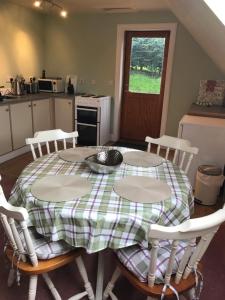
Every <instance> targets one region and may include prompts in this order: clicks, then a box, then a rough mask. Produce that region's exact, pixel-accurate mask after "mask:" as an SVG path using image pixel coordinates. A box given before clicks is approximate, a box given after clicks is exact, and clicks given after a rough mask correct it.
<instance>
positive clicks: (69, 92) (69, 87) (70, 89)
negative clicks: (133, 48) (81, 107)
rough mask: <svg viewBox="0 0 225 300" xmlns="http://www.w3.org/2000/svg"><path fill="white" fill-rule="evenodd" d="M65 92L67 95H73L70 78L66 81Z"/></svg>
mask: <svg viewBox="0 0 225 300" xmlns="http://www.w3.org/2000/svg"><path fill="white" fill-rule="evenodd" d="M67 93H68V94H69V95H73V94H74V86H73V84H72V83H71V78H69V81H68V86H67Z"/></svg>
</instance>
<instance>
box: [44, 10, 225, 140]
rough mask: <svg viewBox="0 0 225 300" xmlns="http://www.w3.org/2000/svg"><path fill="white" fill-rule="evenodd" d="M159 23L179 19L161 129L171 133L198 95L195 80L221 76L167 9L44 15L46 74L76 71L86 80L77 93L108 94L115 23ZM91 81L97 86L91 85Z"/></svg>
mask: <svg viewBox="0 0 225 300" xmlns="http://www.w3.org/2000/svg"><path fill="white" fill-rule="evenodd" d="M160 22H177V23H178V30H177V39H176V47H175V57H174V67H173V76H172V85H171V93H170V102H169V113H168V120H167V127H166V128H167V129H166V132H167V134H171V135H176V134H177V127H178V122H179V120H180V118H181V117H182V115H184V114H185V113H187V111H188V108H189V107H190V105H191V103H192V102H193V101H195V99H196V97H197V93H198V87H199V80H200V79H222V78H224V77H225V76H224V74H222V73H221V72H220V70H219V69H218V68H217V67H216V66H215V65H214V63H212V61H211V59H210V58H209V57H208V56H207V55H206V53H205V52H204V51H203V50H202V49H201V48H200V46H199V45H198V44H197V43H196V42H195V41H194V40H193V38H192V37H191V35H190V34H189V33H188V32H187V31H186V30H185V28H184V27H183V26H182V25H181V24H179V22H178V20H177V19H176V17H175V16H174V15H173V14H172V13H170V12H167V11H162V12H152V13H135V14H79V15H74V16H70V17H69V18H68V19H67V20H62V19H60V18H58V17H53V18H48V20H47V26H46V49H45V50H46V56H45V66H46V71H47V74H49V75H62V76H65V75H66V74H71V73H72V74H73V73H75V74H77V75H78V76H79V78H80V79H84V80H85V84H82V85H79V91H85V92H91V93H101V94H109V95H112V96H113V95H114V76H115V57H116V53H115V49H116V34H117V25H118V24H136V23H160ZM92 80H95V82H96V84H92ZM112 82H113V84H112Z"/></svg>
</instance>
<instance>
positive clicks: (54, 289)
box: [42, 273, 62, 300]
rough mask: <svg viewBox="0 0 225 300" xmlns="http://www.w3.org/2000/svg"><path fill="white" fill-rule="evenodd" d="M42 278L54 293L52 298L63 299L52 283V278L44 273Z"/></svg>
mask: <svg viewBox="0 0 225 300" xmlns="http://www.w3.org/2000/svg"><path fill="white" fill-rule="evenodd" d="M42 277H43V279H44V281H45V283H46V284H47V286H48V288H49V290H50V291H51V293H52V296H53V297H54V299H55V300H61V299H62V298H61V297H60V295H59V293H58V291H57V289H56V288H55V286H54V284H53V282H52V281H51V278H50V277H49V275H48V273H44V274H42Z"/></svg>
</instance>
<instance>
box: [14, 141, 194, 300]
mask: <svg viewBox="0 0 225 300" xmlns="http://www.w3.org/2000/svg"><path fill="white" fill-rule="evenodd" d="M77 148H79V147H77ZM93 148H94V149H95V150H96V151H97V152H100V151H107V150H110V149H116V150H119V151H120V152H121V153H122V155H125V153H127V152H129V151H134V149H131V148H125V147H114V146H109V147H107V146H96V147H93ZM62 151H63V150H62ZM136 151H139V150H136ZM56 175H65V176H74V175H76V176H80V177H82V178H85V179H87V180H88V181H89V182H90V183H91V190H90V192H89V193H87V194H86V195H84V196H82V197H78V198H76V197H75V198H73V199H71V200H68V201H62V202H60V201H57V202H54V201H43V199H42V200H40V199H38V198H37V197H35V196H34V195H33V193H32V191H31V188H32V185H33V184H34V183H35V182H36V181H37V180H39V179H41V178H44V177H46V176H56ZM127 176H145V177H149V178H154V179H157V180H160V181H162V182H164V183H166V184H167V185H168V186H169V187H170V190H171V195H170V196H169V197H168V198H167V199H164V200H163V201H159V202H154V203H141V202H136V201H130V200H128V199H126V198H124V197H122V196H120V195H119V194H117V193H116V192H115V190H114V185H115V183H117V182H119V181H121V180H122V179H124V178H126V177H127ZM9 202H10V203H11V204H13V205H15V206H22V207H25V208H26V209H27V210H28V214H29V220H28V226H34V227H35V229H36V230H37V232H38V233H39V234H42V235H43V236H46V237H48V238H49V239H51V240H52V241H59V240H64V241H66V242H67V243H68V244H70V245H71V246H74V247H83V248H85V249H86V252H87V253H95V252H98V253H99V258H98V270H97V284H96V299H97V300H101V299H102V290H103V276H104V261H103V256H102V254H101V253H102V250H105V249H107V248H110V249H112V250H117V249H120V248H123V247H128V246H131V245H135V244H139V245H140V246H141V247H148V242H147V234H148V230H149V225H150V224H152V223H157V224H160V225H165V226H173V225H177V224H180V223H182V222H183V221H185V220H187V219H189V218H190V215H191V214H192V213H193V209H194V198H193V193H192V186H191V184H190V182H189V180H188V178H187V176H186V174H185V173H184V172H183V171H182V170H181V169H180V168H179V167H178V166H177V165H175V164H173V163H172V162H171V161H169V160H165V159H162V162H161V163H160V164H159V165H157V166H154V167H151V166H150V167H146V166H145V167H143V166H135V165H130V164H128V163H126V162H124V161H123V162H122V163H121V165H120V167H119V168H117V169H116V170H115V171H114V172H112V173H110V174H101V173H95V172H93V171H92V170H91V169H90V168H89V166H88V165H87V164H86V163H85V161H74V162H73V161H66V160H64V159H62V157H61V156H60V152H54V153H50V154H48V155H44V156H42V157H40V158H38V159H36V160H34V161H33V162H31V163H30V164H29V165H27V166H26V167H25V169H24V170H23V171H22V173H21V174H20V176H19V177H18V179H17V181H16V183H15V185H14V187H13V190H12V192H11V195H10V198H9Z"/></svg>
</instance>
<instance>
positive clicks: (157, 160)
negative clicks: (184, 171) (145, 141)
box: [123, 151, 164, 168]
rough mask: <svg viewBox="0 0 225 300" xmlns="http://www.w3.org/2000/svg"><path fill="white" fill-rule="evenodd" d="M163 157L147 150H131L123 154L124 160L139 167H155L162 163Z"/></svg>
mask: <svg viewBox="0 0 225 300" xmlns="http://www.w3.org/2000/svg"><path fill="white" fill-rule="evenodd" d="M163 160H164V159H163V158H162V157H160V156H158V155H156V154H153V153H149V152H145V151H129V152H126V153H124V154H123V162H124V163H126V164H128V165H132V166H137V167H145V168H148V167H155V166H158V165H161V164H162V162H163Z"/></svg>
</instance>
